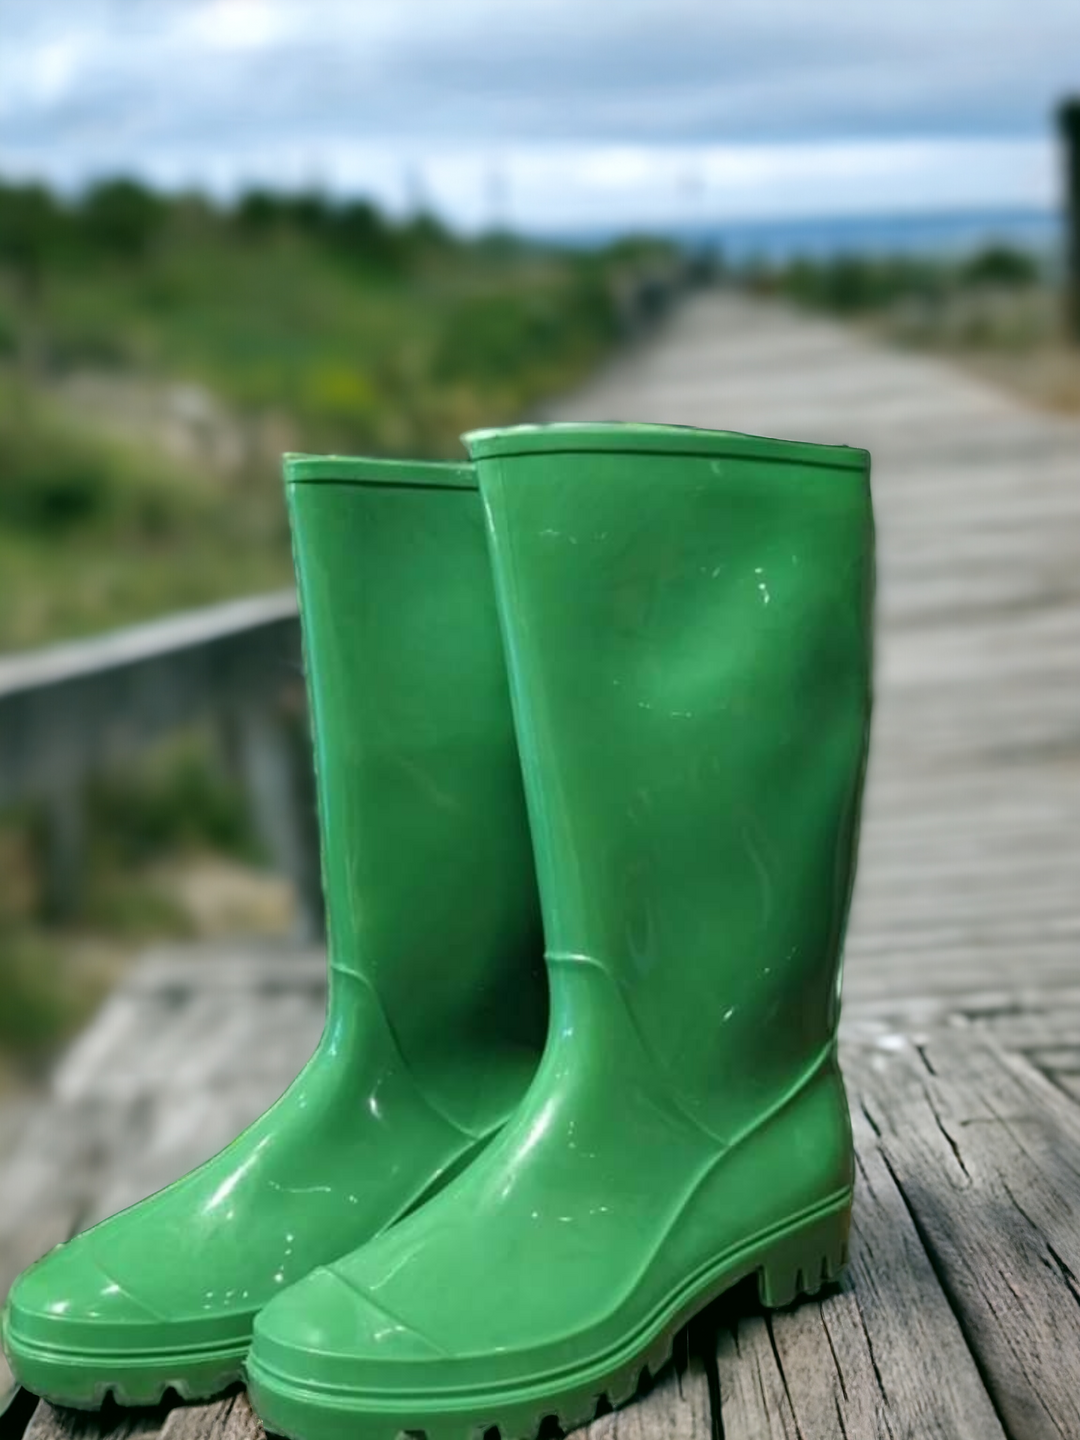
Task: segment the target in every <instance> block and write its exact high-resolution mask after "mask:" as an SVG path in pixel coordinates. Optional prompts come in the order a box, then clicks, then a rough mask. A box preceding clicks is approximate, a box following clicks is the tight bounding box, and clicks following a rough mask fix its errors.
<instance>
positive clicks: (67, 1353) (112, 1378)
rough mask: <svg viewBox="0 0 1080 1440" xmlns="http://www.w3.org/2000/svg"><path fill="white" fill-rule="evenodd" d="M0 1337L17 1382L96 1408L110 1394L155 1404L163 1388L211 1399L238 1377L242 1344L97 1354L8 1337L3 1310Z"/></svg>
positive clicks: (44, 1395)
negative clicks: (207, 1349)
mask: <svg viewBox="0 0 1080 1440" xmlns="http://www.w3.org/2000/svg"><path fill="white" fill-rule="evenodd" d="M0 1340H2V1342H3V1349H4V1353H5V1354H6V1355H7V1358H8V1363H9V1364H10V1366H11V1371H12V1374H13V1375H14V1376H15V1378H16V1380H18V1382H19V1384H20V1385H22V1386H24V1388H25V1389H27V1390H29V1391H30V1393H31V1394H32V1395H38V1396H40V1397H41V1399H42V1400H47V1401H48V1402H49V1403H50V1405H63V1406H65V1407H67V1408H68V1409H72V1410H100V1409H101V1407H102V1406H103V1405H104V1404H105V1403H106V1401H108V1400H109V1399H110V1398H112V1399H113V1400H115V1402H116V1403H117V1404H118V1405H123V1406H149V1405H157V1404H159V1403H160V1401H161V1400H162V1399H163V1398H164V1396H165V1392H166V1391H167V1390H174V1391H175V1392H176V1394H177V1395H179V1397H180V1399H181V1400H210V1399H212V1398H213V1396H215V1395H220V1394H221V1392H222V1391H223V1390H227V1389H228V1388H229V1386H230V1385H235V1384H236V1383H237V1382H238V1381H240V1380H242V1379H243V1378H244V1377H243V1362H244V1356H245V1354H246V1353H247V1350H246V1346H239V1347H237V1346H233V1347H231V1348H230V1349H228V1350H215V1351H194V1352H193V1351H187V1352H184V1351H161V1352H154V1351H147V1352H144V1353H142V1354H138V1355H116V1354H114V1355H102V1354H94V1353H93V1352H86V1351H74V1350H61V1349H58V1348H56V1347H53V1346H48V1347H46V1346H37V1345H26V1344H24V1343H23V1342H21V1341H20V1342H18V1343H17V1344H15V1343H13V1342H12V1339H11V1336H10V1334H9V1331H8V1325H7V1316H6V1314H5V1315H4V1316H3V1317H2V1319H0Z"/></svg>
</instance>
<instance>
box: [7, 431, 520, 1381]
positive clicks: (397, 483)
mask: <svg viewBox="0 0 1080 1440" xmlns="http://www.w3.org/2000/svg"><path fill="white" fill-rule="evenodd" d="M286 479H287V481H288V482H289V483H288V486H287V489H288V500H289V510H290V516H291V522H292V529H293V541H294V550H295V557H296V568H297V576H298V581H299V591H300V600H301V613H302V620H303V629H304V640H305V649H306V658H307V671H308V685H309V692H310V699H311V708H312V714H313V730H314V735H315V742H316V747H315V748H316V766H317V778H318V791H319V804H320V819H321V825H322V839H323V871H324V886H325V890H326V895H327V902H328V906H327V908H328V923H329V933H330V954H331V974H330V999H329V1007H328V1020H327V1024H326V1028H325V1031H324V1033H323V1037H322V1040H321V1042H320V1045H319V1047H318V1050H317V1052H316V1054H315V1056H314V1058H313V1059H312V1060H311V1061H310V1062H309V1064H308V1066H307V1067H306V1069H305V1070H304V1071H303V1073H302V1074H301V1075H300V1076H299V1078H298V1079H297V1080H296V1081H295V1082H294V1084H293V1085H292V1087H291V1088H290V1089H289V1090H288V1091H287V1092H286V1094H285V1095H284V1097H283V1098H282V1099H281V1100H280V1101H279V1102H278V1103H277V1105H275V1106H274V1107H273V1108H272V1109H271V1110H270V1111H269V1112H268V1113H267V1114H266V1115H264V1116H263V1117H262V1118H261V1119H260V1120H258V1121H256V1123H255V1124H254V1125H253V1126H252V1127H251V1128H250V1129H249V1130H247V1131H246V1132H245V1133H244V1134H243V1135H242V1136H241V1137H240V1138H239V1139H238V1140H236V1141H235V1142H234V1143H233V1144H232V1145H231V1146H230V1147H228V1148H227V1149H226V1150H224V1151H223V1152H222V1153H221V1154H219V1155H218V1156H217V1157H216V1158H215V1159H213V1160H211V1161H209V1162H208V1163H207V1164H206V1165H204V1166H203V1167H202V1168H201V1169H199V1170H197V1171H195V1172H193V1173H192V1174H190V1175H188V1176H187V1177H185V1178H184V1179H182V1180H180V1181H179V1182H177V1183H176V1184H175V1185H172V1186H170V1187H169V1188H168V1189H166V1190H163V1191H161V1192H159V1193H158V1194H157V1195H155V1196H153V1197H151V1198H150V1199H149V1200H146V1201H144V1202H143V1203H141V1204H139V1205H137V1206H135V1207H133V1208H132V1209H130V1210H127V1211H125V1212H123V1213H122V1214H120V1215H118V1216H115V1217H113V1218H112V1219H111V1220H107V1221H106V1222H105V1223H104V1224H102V1225H99V1226H97V1227H95V1228H94V1229H92V1230H90V1231H88V1232H86V1233H85V1234H83V1235H81V1236H79V1237H77V1238H76V1239H75V1240H73V1241H71V1242H70V1243H69V1244H67V1245H64V1246H61V1247H60V1248H59V1249H57V1250H54V1251H53V1252H52V1253H51V1254H50V1255H48V1256H47V1257H46V1258H45V1259H44V1260H42V1261H40V1262H39V1263H38V1264H37V1265H35V1266H34V1267H32V1268H31V1269H30V1270H29V1271H28V1272H27V1273H26V1274H24V1275H23V1277H22V1278H21V1279H20V1280H19V1282H18V1283H17V1284H16V1286H15V1287H14V1289H13V1291H12V1295H11V1298H10V1304H9V1307H8V1310H7V1312H6V1323H5V1330H4V1344H5V1349H6V1350H7V1353H8V1355H9V1357H10V1359H11V1361H12V1368H13V1369H14V1370H15V1372H16V1374H17V1376H18V1377H19V1378H20V1379H21V1380H22V1381H23V1382H24V1383H25V1384H26V1385H27V1386H28V1388H30V1389H31V1390H34V1391H36V1392H37V1393H40V1394H44V1395H47V1396H50V1397H52V1398H55V1399H57V1400H60V1401H65V1402H68V1403H74V1404H82V1405H90V1404H96V1403H100V1402H101V1400H102V1399H103V1398H104V1394H105V1392H106V1391H107V1390H110V1389H111V1390H112V1391H113V1392H114V1393H115V1395H116V1396H117V1398H118V1399H120V1400H122V1401H126V1402H129V1403H134V1402H147V1401H150V1400H152V1399H154V1398H155V1397H156V1396H158V1395H159V1394H160V1393H161V1390H162V1388H163V1387H164V1386H165V1385H167V1384H172V1385H174V1386H176V1387H177V1388H178V1389H179V1390H180V1392H181V1393H182V1394H186V1395H199V1394H208V1393H211V1392H213V1391H214V1390H216V1389H218V1388H220V1387H221V1386H222V1385H224V1384H227V1383H228V1382H229V1381H230V1380H232V1379H235V1378H236V1377H237V1376H238V1375H239V1371H240V1362H241V1360H242V1357H243V1355H244V1352H245V1351H246V1348H247V1345H248V1341H249V1338H250V1334H251V1327H252V1322H253V1319H254V1315H255V1312H256V1311H257V1310H258V1309H259V1307H260V1306H261V1305H263V1304H264V1303H265V1302H266V1301H267V1300H268V1299H270V1297H271V1296H272V1295H274V1294H276V1293H278V1292H280V1291H281V1290H283V1289H284V1288H285V1287H286V1286H287V1285H289V1284H291V1283H292V1282H294V1281H295V1280H298V1279H299V1278H300V1277H301V1276H303V1275H305V1274H307V1272H308V1271H309V1270H311V1269H312V1268H313V1267H314V1266H316V1265H318V1264H320V1263H322V1262H325V1261H328V1260H331V1259H333V1258H334V1257H336V1256H337V1255H339V1254H341V1253H342V1252H343V1251H346V1250H349V1249H351V1248H352V1247H353V1246H356V1245H359V1244H361V1243H362V1242H363V1241H365V1240H366V1239H368V1237H369V1236H371V1235H373V1234H375V1233H377V1232H378V1231H380V1230H382V1229H383V1228H384V1227H385V1226H386V1225H387V1224H389V1223H390V1222H391V1221H393V1220H395V1219H396V1218H397V1217H398V1216H400V1215H402V1214H403V1213H404V1212H406V1211H408V1210H409V1209H410V1208H411V1207H413V1206H414V1205H415V1204H416V1203H417V1202H418V1201H419V1200H420V1199H421V1198H422V1197H423V1196H424V1195H425V1194H427V1193H428V1192H430V1191H431V1190H433V1189H435V1188H437V1187H438V1186H439V1185H440V1184H441V1183H442V1182H443V1181H444V1180H445V1179H446V1178H447V1177H448V1175H450V1174H452V1173H453V1172H454V1171H455V1170H456V1169H457V1168H459V1167H460V1166H461V1165H463V1164H464V1163H466V1162H467V1161H468V1160H469V1159H470V1158H471V1157H472V1156H473V1155H474V1154H476V1153H477V1152H478V1151H479V1150H480V1149H482V1147H483V1146H484V1145H485V1144H486V1143H487V1141H488V1140H489V1138H490V1137H491V1135H492V1134H493V1132H494V1131H495V1130H496V1129H497V1128H498V1127H499V1125H500V1124H501V1123H502V1122H503V1121H504V1119H505V1118H506V1116H507V1114H508V1113H509V1111H510V1110H511V1109H512V1108H513V1107H514V1105H515V1104H516V1103H517V1101H518V1100H519V1098H520V1096H521V1094H522V1092H523V1091H524V1089H525V1087H526V1085H527V1084H528V1082H529V1080H530V1078H531V1077H532V1074H533V1072H534V1070H535V1068H536V1063H537V1060H538V1058H539V1054H540V1049H541V1046H542V1041H543V1034H544V1030H545V1028H546V1021H547V999H546V993H545V984H544V975H543V962H542V941H541V930H540V916H539V907H538V901H537V896H536V884H535V879H534V871H533V865H532V854H531V848H530V844H529V837H528V827H527V822H526V818H525V806H524V798H523V795H522V789H521V774H520V768H519V764H518V758H517V751H516V747H515V744H514V737H513V729H512V720H511V714H510V705H509V697H508V693H507V685H506V672H505V665H504V661H503V655H502V649H501V645H500V640H499V632H498V625H497V619H496V613H495V604H494V596H493V594H492V587H491V578H490V569H489V564H488V557H487V552H486V548H485V539H484V527H483V519H482V512H481V506H480V497H479V495H478V494H477V491H476V488H475V478H474V476H473V474H472V471H471V468H470V467H469V466H466V465H459V466H409V465H404V466H403V465H400V464H394V463H380V462H372V461H355V460H352V461H335V460H318V459H313V458H311V457H297V458H296V459H294V460H291V461H290V462H289V464H288V465H287V467H286Z"/></svg>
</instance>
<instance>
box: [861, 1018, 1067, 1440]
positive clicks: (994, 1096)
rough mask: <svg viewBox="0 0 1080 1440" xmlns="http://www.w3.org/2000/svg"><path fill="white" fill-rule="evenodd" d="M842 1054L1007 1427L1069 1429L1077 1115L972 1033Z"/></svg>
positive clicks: (1024, 1432) (1034, 1437) (1040, 1433)
mask: <svg viewBox="0 0 1080 1440" xmlns="http://www.w3.org/2000/svg"><path fill="white" fill-rule="evenodd" d="M847 1059H848V1070H849V1074H850V1075H851V1080H852V1089H853V1092H854V1095H855V1097H856V1100H855V1103H856V1105H857V1107H858V1108H859V1109H860V1110H861V1111H862V1113H863V1115H864V1116H865V1118H866V1119H867V1121H868V1122H869V1124H870V1125H871V1127H872V1128H873V1130H874V1132H875V1135H876V1138H877V1144H878V1148H879V1150H880V1153H881V1155H882V1157H883V1159H884V1162H885V1164H886V1165H887V1166H888V1168H889V1171H890V1173H891V1174H892V1176H893V1178H894V1180H895V1182H896V1185H897V1187H898V1189H899V1190H900V1192H901V1194H902V1195H903V1197H904V1202H905V1205H906V1207H907V1209H908V1211H909V1213H910V1215H911V1218H912V1220H913V1222H914V1224H915V1226H916V1228H917V1230H918V1233H919V1237H920V1239H921V1241H922V1243H923V1246H924V1248H925V1249H926V1252H927V1254H928V1255H929V1257H930V1259H931V1262H932V1263H933V1266H934V1269H935V1273H936V1274H937V1276H938V1278H939V1280H940V1282H941V1285H942V1288H943V1289H944V1291H945V1293H946V1295H947V1296H948V1299H949V1304H950V1306H951V1307H952V1310H953V1312H954V1314H955V1315H956V1317H957V1320H958V1322H959V1324H960V1326H961V1328H962V1330H963V1332H964V1335H965V1338H966V1340H967V1343H968V1345H969V1347H970V1348H971V1349H972V1350H973V1352H974V1353H975V1354H977V1355H978V1357H979V1361H980V1365H981V1367H982V1371H983V1375H984V1377H985V1381H986V1385H987V1389H988V1391H989V1393H990V1395H991V1397H992V1398H993V1400H994V1404H995V1408H996V1409H997V1411H998V1413H999V1414H1000V1416H1001V1417H1002V1419H1003V1421H1004V1423H1005V1426H1006V1429H1007V1430H1008V1433H1009V1434H1010V1435H1013V1436H1016V1437H1018V1440H1020V1437H1022V1440H1063V1437H1074V1436H1076V1435H1080V1281H1078V1278H1077V1277H1080V1110H1078V1109H1077V1107H1076V1105H1075V1104H1073V1103H1072V1102H1071V1101H1070V1100H1068V1099H1067V1098H1066V1097H1065V1096H1064V1095H1062V1094H1061V1093H1060V1092H1059V1091H1058V1090H1056V1089H1055V1088H1054V1086H1053V1085H1051V1084H1050V1083H1049V1082H1048V1081H1047V1080H1046V1079H1045V1077H1044V1076H1042V1075H1040V1074H1039V1073H1038V1072H1037V1071H1036V1070H1035V1069H1034V1067H1033V1066H1032V1065H1030V1064H1029V1063H1028V1062H1027V1061H1026V1060H1025V1059H1024V1058H1023V1057H1022V1056H1018V1055H1010V1054H1006V1053H1005V1052H1004V1051H1002V1050H1000V1049H999V1048H998V1047H997V1046H995V1045H993V1044H992V1043H991V1042H989V1041H988V1040H986V1039H984V1038H983V1037H981V1036H978V1035H970V1036H964V1035H962V1034H961V1033H960V1032H957V1031H952V1032H948V1033H945V1034H938V1033H931V1034H930V1035H928V1036H927V1037H926V1038H925V1040H924V1042H923V1043H922V1044H920V1045H916V1044H914V1043H909V1044H903V1043H900V1042H899V1041H898V1040H896V1039H895V1038H894V1040H893V1041H892V1042H891V1043H890V1044H888V1045H887V1046H881V1045H879V1046H876V1047H867V1048H866V1049H865V1050H863V1051H861V1052H860V1051H858V1050H849V1052H848V1057H847Z"/></svg>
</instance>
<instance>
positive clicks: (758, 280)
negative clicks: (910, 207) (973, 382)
mask: <svg viewBox="0 0 1080 1440" xmlns="http://www.w3.org/2000/svg"><path fill="white" fill-rule="evenodd" d="M744 279H745V281H746V283H748V284H749V285H750V287H751V288H752V289H754V290H756V291H758V292H759V293H764V294H769V295H778V296H782V297H784V298H785V299H789V300H793V301H794V302H795V303H797V304H799V305H803V306H805V307H807V308H810V309H814V310H818V311H822V312H825V313H829V314H833V315H836V316H839V317H841V318H843V319H845V320H847V321H849V322H851V323H856V324H859V325H862V326H865V327H866V328H868V329H869V330H870V331H871V333H873V334H875V335H876V336H878V337H879V338H882V339H885V340H888V341H890V342H891V343H893V344H897V345H901V346H907V347H911V348H914V349H920V350H930V351H933V352H935V353H937V354H940V355H942V356H944V357H946V358H948V359H949V360H951V361H953V362H954V363H956V364H958V365H960V366H962V367H963V368H965V369H967V370H969V371H971V372H973V373H975V374H977V375H979V376H980V377H981V378H983V379H986V380H989V381H990V382H991V383H993V384H996V385H999V386H1001V387H1002V388H1004V389H1006V390H1009V391H1011V392H1012V393H1013V394H1015V395H1017V396H1018V397H1019V398H1021V399H1022V400H1024V401H1026V402H1027V403H1029V404H1033V405H1036V406H1040V407H1042V408H1045V409H1050V410H1056V411H1061V412H1066V413H1074V414H1075V413H1080V346H1077V344H1076V343H1075V341H1073V340H1071V339H1070V338H1069V336H1068V335H1067V334H1066V331H1065V324H1064V306H1063V297H1062V293H1061V286H1060V284H1059V283H1058V281H1057V279H1056V278H1055V277H1054V275H1053V274H1052V273H1051V272H1050V270H1049V269H1048V267H1047V265H1046V263H1045V262H1043V261H1040V260H1039V259H1038V258H1037V257H1035V256H1032V255H1029V254H1026V253H1025V252H1023V251H1019V250H1015V249H1012V248H1010V247H1007V246H1003V245H990V246H988V247H987V248H985V249H984V250H982V251H980V252H978V253H977V254H974V255H971V256H968V257H966V258H964V259H959V260H951V261H950V260H944V259H932V258H919V257H906V256H893V257H888V256H884V257H877V258H873V257H867V256H856V255H841V256H837V257H835V258H833V259H830V260H825V261H811V260H805V259H804V260H795V261H793V262H791V263H790V264H788V265H785V266H779V267H760V266H759V267H752V268H751V269H750V271H749V272H748V273H747V275H746V276H745V277H744Z"/></svg>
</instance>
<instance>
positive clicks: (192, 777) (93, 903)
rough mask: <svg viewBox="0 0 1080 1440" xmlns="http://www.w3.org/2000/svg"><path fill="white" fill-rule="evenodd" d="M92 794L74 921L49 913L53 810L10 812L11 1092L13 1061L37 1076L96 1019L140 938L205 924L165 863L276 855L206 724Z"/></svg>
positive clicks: (6, 1023) (1, 968) (5, 991)
mask: <svg viewBox="0 0 1080 1440" xmlns="http://www.w3.org/2000/svg"><path fill="white" fill-rule="evenodd" d="M84 798H85V805H86V813H85V824H86V855H85V862H86V869H85V874H84V877H83V899H82V903H81V904H80V906H79V910H78V913H77V914H75V915H74V916H71V917H69V919H68V920H67V921H66V922H65V923H63V924H57V923H56V922H55V920H54V919H53V918H52V917H51V916H50V915H49V912H48V897H47V884H46V869H47V860H46V845H47V832H46V827H45V824H44V817H43V815H42V814H41V813H40V812H39V811H38V810H36V809H35V807H33V806H24V807H21V808H20V809H17V810H14V811H9V812H8V813H6V814H3V815H0V976H2V980H0V984H2V1001H3V1003H2V1004H0V1092H2V1090H3V1081H4V1078H5V1075H4V1072H5V1069H6V1070H7V1072H8V1078H11V1076H12V1074H16V1075H17V1074H19V1073H22V1074H27V1073H29V1074H31V1075H32V1074H33V1073H34V1071H35V1070H36V1068H37V1067H38V1066H40V1064H41V1063H42V1062H43V1061H45V1060H47V1059H48V1058H49V1056H50V1055H51V1054H52V1053H53V1051H54V1050H55V1047H56V1045H57V1044H58V1043H60V1042H62V1041H63V1040H64V1039H66V1038H67V1037H68V1036H69V1035H70V1034H71V1033H72V1032H73V1031H74V1030H75V1029H76V1028H77V1027H78V1026H79V1025H80V1024H81V1023H82V1022H83V1021H84V1020H85V1018H86V1016H87V1014H88V1012H89V1011H90V1009H92V1008H93V1006H94V1005H95V1004H97V1002H98V1001H99V1000H100V998H101V996H102V994H103V993H104V991H105V990H106V989H107V988H108V987H109V985H110V984H111V983H112V982H113V981H114V980H115V978H116V977H117V974H118V973H119V969H120V968H122V965H123V963H124V961H125V960H126V958H127V955H128V954H129V953H130V952H131V951H132V950H133V949H137V948H138V947H139V946H141V945H143V944H145V943H146V942H147V941H148V940H150V939H155V938H156V939H159V938H162V937H186V936H190V935H191V934H192V933H193V930H194V927H193V920H192V916H191V914H190V912H189V911H188V909H187V908H186V907H185V906H184V904H183V903H182V901H181V899H180V898H178V896H177V894H176V893H175V887H173V886H172V885H170V883H169V880H170V873H169V871H168V869H166V868H163V867H168V866H172V867H176V866H177V865H180V866H181V867H182V866H183V865H184V864H185V862H191V861H193V860H195V861H197V860H198V859H199V858H201V857H207V856H213V857H216V858H218V859H220V858H221V857H227V858H228V859H231V860H232V861H235V862H238V863H239V864H241V865H258V864H259V863H260V862H262V861H263V859H264V858H265V857H264V856H263V855H262V852H261V849H260V846H259V844H258V841H257V840H256V838H255V835H254V832H253V830H252V827H251V821H250V816H249V814H248V809H247V804H246V800H245V797H244V794H243V791H242V788H241V786H240V785H239V784H238V783H237V781H236V780H235V778H234V777H233V776H232V775H231V774H230V771H229V767H228V765H227V764H226V763H225V762H224V761H223V758H222V755H221V753H220V751H219V748H218V746H217V745H216V743H215V741H214V738H213V736H212V734H211V733H209V732H207V731H204V730H200V729H195V730H192V731H190V732H188V733H185V734H181V735H179V736H176V737H173V738H172V739H170V740H168V741H166V742H163V743H162V744H160V745H158V746H157V747H155V748H154V749H152V750H151V751H150V752H149V753H148V754H147V755H146V756H145V757H144V758H143V759H142V760H141V761H140V762H139V763H138V764H137V765H135V766H132V767H131V768H129V769H125V770H124V771H123V772H122V773H116V774H111V775H107V776H102V777H98V778H97V779H96V780H94V781H93V782H92V783H91V785H90V786H89V789H88V790H87V792H86V795H85V797H84Z"/></svg>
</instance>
